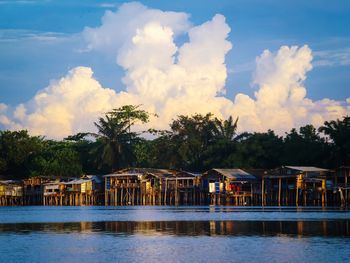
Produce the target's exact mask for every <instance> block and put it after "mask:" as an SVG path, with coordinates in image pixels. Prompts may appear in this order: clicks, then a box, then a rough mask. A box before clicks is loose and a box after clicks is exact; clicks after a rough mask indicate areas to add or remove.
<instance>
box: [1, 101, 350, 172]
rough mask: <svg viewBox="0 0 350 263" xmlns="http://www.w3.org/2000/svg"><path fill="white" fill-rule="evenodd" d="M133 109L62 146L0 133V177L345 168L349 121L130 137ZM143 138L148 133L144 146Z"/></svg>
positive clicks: (185, 128) (208, 122) (226, 126)
mask: <svg viewBox="0 0 350 263" xmlns="http://www.w3.org/2000/svg"><path fill="white" fill-rule="evenodd" d="M149 118H150V113H148V112H146V111H144V110H142V109H140V106H134V105H126V106H123V107H120V108H118V109H114V110H112V111H111V112H108V113H106V114H105V115H104V116H103V117H101V118H99V119H98V120H97V121H96V122H95V123H94V124H95V126H96V128H97V132H96V133H91V132H86V133H78V134H75V135H71V136H69V137H67V138H65V139H63V140H59V141H57V140H50V139H47V138H45V137H43V136H31V135H30V134H29V133H28V131H26V130H20V131H8V130H2V131H0V176H1V177H3V178H9V179H21V178H27V177H30V176H37V175H44V176H71V177H74V176H79V175H81V174H106V173H110V172H113V171H115V170H118V169H121V168H126V167H145V168H147V167H152V168H168V169H183V170H187V171H192V172H202V171H205V170H208V169H210V168H214V167H215V168H233V167H240V168H262V169H271V168H275V167H278V166H281V165H299V166H320V167H325V168H335V167H338V166H341V165H349V164H350V117H349V116H346V117H343V118H342V119H337V120H332V121H326V122H325V123H324V124H323V126H321V127H320V128H318V129H316V128H315V127H314V126H312V125H306V126H303V127H300V128H299V129H292V130H291V131H290V132H287V133H285V135H284V136H279V135H277V134H275V132H274V131H272V130H268V131H267V132H254V133H248V132H243V133H237V127H238V125H239V119H238V118H233V117H229V118H228V119H226V120H221V119H219V118H217V117H215V116H214V115H212V114H211V113H208V114H206V115H201V114H195V115H192V116H184V115H180V116H178V117H177V118H176V119H174V120H173V121H172V122H171V123H170V125H169V129H168V130H153V129H150V130H147V131H143V132H135V131H133V129H132V128H133V126H135V124H144V123H147V122H148V121H149ZM144 133H150V134H153V135H154V136H153V137H154V139H146V138H145V136H143V134H144Z"/></svg>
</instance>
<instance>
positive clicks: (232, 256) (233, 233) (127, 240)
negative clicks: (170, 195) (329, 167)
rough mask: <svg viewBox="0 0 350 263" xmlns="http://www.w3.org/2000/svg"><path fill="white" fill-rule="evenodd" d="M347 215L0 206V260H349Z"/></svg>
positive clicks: (258, 210)
mask: <svg viewBox="0 0 350 263" xmlns="http://www.w3.org/2000/svg"><path fill="white" fill-rule="evenodd" d="M349 260H350V212H349V211H347V210H339V209H329V208H328V209H320V208H305V209H301V208H298V209H297V208H277V207H270V208H259V207H249V208H246V207H118V208H115V207H0V262H80V261H84V262H350V261H349Z"/></svg>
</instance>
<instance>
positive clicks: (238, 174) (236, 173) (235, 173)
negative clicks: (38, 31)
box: [213, 169, 256, 180]
mask: <svg viewBox="0 0 350 263" xmlns="http://www.w3.org/2000/svg"><path fill="white" fill-rule="evenodd" d="M213 170H214V171H216V172H218V173H220V174H222V175H224V176H226V177H227V178H229V179H233V180H256V177H255V176H254V175H251V174H250V173H247V172H245V171H243V170H241V169H213Z"/></svg>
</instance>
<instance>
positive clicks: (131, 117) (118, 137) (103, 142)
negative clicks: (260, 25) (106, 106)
mask: <svg viewBox="0 0 350 263" xmlns="http://www.w3.org/2000/svg"><path fill="white" fill-rule="evenodd" d="M148 120H149V113H148V112H146V111H144V110H140V109H139V106H133V105H126V106H123V107H121V108H118V109H114V110H113V111H111V112H108V113H106V115H105V117H104V118H102V117H101V118H99V120H98V122H95V123H94V124H95V126H96V127H97V129H98V133H90V134H91V135H93V136H94V137H95V138H96V144H95V146H96V147H94V150H93V152H94V155H95V156H96V157H97V159H96V161H97V162H98V163H99V168H101V169H102V170H108V171H114V170H116V169H118V168H122V167H126V166H130V165H132V164H133V163H134V162H135V154H134V151H133V146H134V143H135V142H136V141H137V136H138V134H137V133H136V132H132V131H131V127H132V126H134V125H135V124H137V123H138V122H141V123H146V122H148Z"/></svg>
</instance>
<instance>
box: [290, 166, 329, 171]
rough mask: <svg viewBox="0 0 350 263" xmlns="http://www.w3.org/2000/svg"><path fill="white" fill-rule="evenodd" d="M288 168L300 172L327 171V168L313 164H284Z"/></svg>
mask: <svg viewBox="0 0 350 263" xmlns="http://www.w3.org/2000/svg"><path fill="white" fill-rule="evenodd" d="M284 167H286V168H288V169H293V170H297V171H301V172H329V170H328V169H323V168H318V167H314V166H284Z"/></svg>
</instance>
